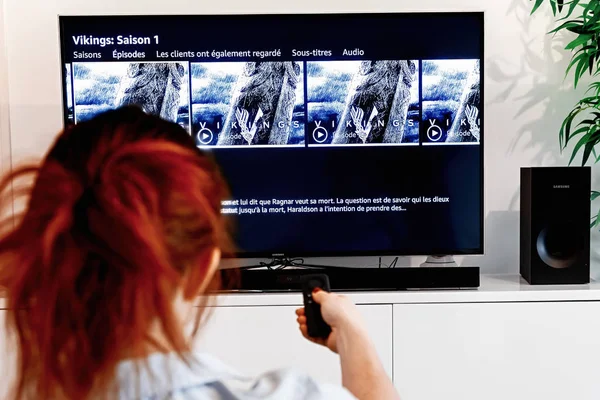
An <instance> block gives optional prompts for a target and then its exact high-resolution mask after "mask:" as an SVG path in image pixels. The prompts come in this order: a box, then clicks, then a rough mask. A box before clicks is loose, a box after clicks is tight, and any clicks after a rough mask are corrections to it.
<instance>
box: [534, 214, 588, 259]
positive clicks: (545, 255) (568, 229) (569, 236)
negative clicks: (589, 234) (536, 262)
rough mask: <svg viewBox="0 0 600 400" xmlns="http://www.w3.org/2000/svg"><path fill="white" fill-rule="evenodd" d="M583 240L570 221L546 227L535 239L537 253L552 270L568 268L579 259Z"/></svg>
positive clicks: (577, 229) (579, 231)
mask: <svg viewBox="0 0 600 400" xmlns="http://www.w3.org/2000/svg"><path fill="white" fill-rule="evenodd" d="M584 243H585V239H584V238H583V236H582V235H581V229H580V228H578V226H577V225H576V224H575V223H573V222H572V221H564V222H558V223H553V224H551V225H547V226H546V227H545V228H544V229H542V230H541V231H540V233H539V235H538V237H537V241H536V248H537V253H538V255H539V256H540V258H541V259H542V261H543V262H544V263H545V264H546V265H548V266H549V267H552V268H557V269H562V268H570V267H572V266H574V265H576V264H577V262H578V260H579V259H580V258H581V255H582V251H583V248H584Z"/></svg>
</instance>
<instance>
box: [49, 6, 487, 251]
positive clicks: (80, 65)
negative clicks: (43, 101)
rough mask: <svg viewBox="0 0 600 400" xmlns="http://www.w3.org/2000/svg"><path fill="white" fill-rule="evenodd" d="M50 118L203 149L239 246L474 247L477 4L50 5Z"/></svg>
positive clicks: (480, 111)
mask: <svg viewBox="0 0 600 400" xmlns="http://www.w3.org/2000/svg"><path fill="white" fill-rule="evenodd" d="M60 43H61V53H62V60H61V62H62V69H63V71H64V73H63V77H62V79H63V88H64V91H63V94H64V99H63V100H64V119H65V124H72V123H77V122H80V121H84V120H86V119H89V118H90V117H92V116H94V115H96V114H97V113H99V112H102V111H103V110H106V109H110V108H115V107H118V106H121V105H125V104H137V105H139V106H140V107H142V108H143V109H144V110H145V111H146V112H149V113H154V114H157V115H160V116H161V117H163V118H166V119H168V120H171V121H175V122H177V123H179V124H180V125H181V126H182V127H184V128H185V129H186V130H187V131H188V132H189V133H190V135H192V136H193V137H194V138H195V140H196V143H197V144H198V146H199V147H201V148H203V149H205V150H206V151H209V152H212V153H213V155H214V156H215V157H216V159H217V160H218V162H219V163H220V165H221V168H222V170H223V173H224V174H225V176H226V178H227V179H228V181H229V183H230V186H231V189H232V198H231V199H229V200H228V201H226V202H224V203H223V212H224V213H227V214H230V215H232V216H234V217H235V218H236V220H237V223H236V225H237V227H238V228H237V233H236V235H237V237H236V239H237V243H238V245H239V248H240V252H239V254H238V256H239V257H267V258H270V257H297V256H351V255H440V254H444V255H456V254H480V253H482V250H483V147H482V146H483V139H484V132H483V118H484V108H483V104H484V103H483V87H484V86H483V76H484V74H483V68H484V65H483V63H482V60H483V43H484V37H483V13H385V14H383V13H382V14H294V15H280V14H277V15H160V16H159V15H149V16H133V15H125V16H61V17H60Z"/></svg>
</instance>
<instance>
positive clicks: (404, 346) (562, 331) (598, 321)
mask: <svg viewBox="0 0 600 400" xmlns="http://www.w3.org/2000/svg"><path fill="white" fill-rule="evenodd" d="M393 331H394V378H395V379H394V383H395V385H396V387H397V388H398V389H399V391H400V393H401V394H402V395H403V398H404V399H406V400H439V399H444V400H482V399H485V400H507V399H511V400H532V399H533V400H537V399H540V400H542V399H543V400H564V399H573V400H598V399H599V398H600V302H543V303H538V302H529V303H471V304H396V305H394V327H393Z"/></svg>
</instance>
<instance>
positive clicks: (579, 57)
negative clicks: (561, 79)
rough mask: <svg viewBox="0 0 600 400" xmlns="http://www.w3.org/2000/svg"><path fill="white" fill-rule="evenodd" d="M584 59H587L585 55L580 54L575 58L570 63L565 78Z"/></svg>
mask: <svg viewBox="0 0 600 400" xmlns="http://www.w3.org/2000/svg"><path fill="white" fill-rule="evenodd" d="M584 57H585V53H580V54H578V55H577V56H573V58H572V59H571V62H570V63H569V66H568V67H567V72H565V77H566V76H568V75H569V71H571V68H573V67H574V66H575V65H576V64H577V63H579V62H580V61H581V60H582V59H583V58H584ZM586 65H587V61H586Z"/></svg>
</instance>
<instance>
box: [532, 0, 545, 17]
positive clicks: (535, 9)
mask: <svg viewBox="0 0 600 400" xmlns="http://www.w3.org/2000/svg"><path fill="white" fill-rule="evenodd" d="M543 2H544V0H535V4H534V5H533V10H531V14H533V13H534V12H536V11H537V9H538V8H540V6H541V5H542V3H543Z"/></svg>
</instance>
